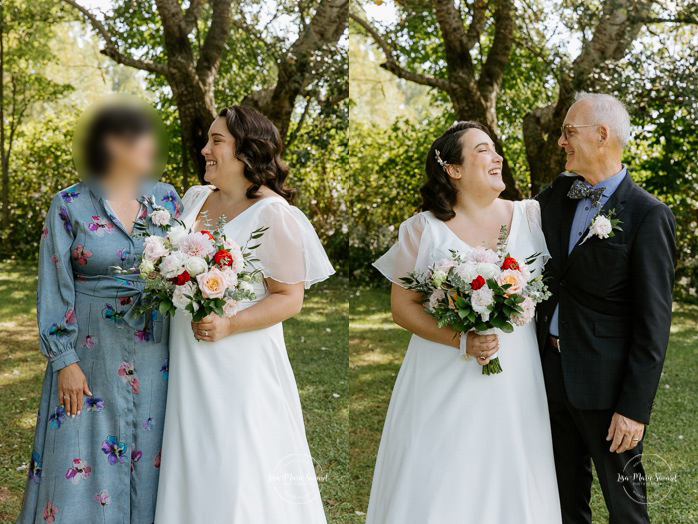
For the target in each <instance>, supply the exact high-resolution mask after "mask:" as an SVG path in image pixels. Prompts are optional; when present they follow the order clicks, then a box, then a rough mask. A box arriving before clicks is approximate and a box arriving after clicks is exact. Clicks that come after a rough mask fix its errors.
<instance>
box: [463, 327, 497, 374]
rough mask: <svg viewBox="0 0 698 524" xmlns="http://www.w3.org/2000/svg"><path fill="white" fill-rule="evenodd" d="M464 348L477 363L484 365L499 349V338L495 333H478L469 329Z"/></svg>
mask: <svg viewBox="0 0 698 524" xmlns="http://www.w3.org/2000/svg"><path fill="white" fill-rule="evenodd" d="M465 348H466V349H465V351H466V353H468V355H470V356H471V357H475V359H476V360H477V363H478V364H480V365H481V366H484V365H486V364H488V363H489V361H490V359H491V358H492V356H493V355H494V354H495V353H496V352H497V351H499V339H498V338H497V335H478V334H477V333H475V332H474V331H469V332H468V334H467V335H466V339H465Z"/></svg>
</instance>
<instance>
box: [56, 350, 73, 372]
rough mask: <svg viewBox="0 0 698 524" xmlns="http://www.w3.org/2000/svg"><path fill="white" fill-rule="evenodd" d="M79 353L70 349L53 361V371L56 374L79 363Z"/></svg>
mask: <svg viewBox="0 0 698 524" xmlns="http://www.w3.org/2000/svg"><path fill="white" fill-rule="evenodd" d="M79 361H80V359H79V358H78V353H77V351H75V350H74V349H69V350H67V351H65V352H63V353H61V354H60V355H56V356H55V357H53V358H52V359H51V369H52V370H53V372H54V373H55V372H56V371H59V370H61V369H63V368H64V367H66V366H69V365H71V364H75V363H76V362H79Z"/></svg>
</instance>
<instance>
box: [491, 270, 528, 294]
mask: <svg viewBox="0 0 698 524" xmlns="http://www.w3.org/2000/svg"><path fill="white" fill-rule="evenodd" d="M496 281H497V284H499V285H500V286H504V285H506V284H509V288H507V291H506V293H507V295H518V294H520V293H522V292H523V289H524V287H525V286H526V278H525V277H524V276H523V274H522V273H521V271H517V270H515V269H505V270H504V271H502V272H501V273H500V274H499V275H498V276H497V278H496Z"/></svg>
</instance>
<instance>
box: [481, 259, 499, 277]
mask: <svg viewBox="0 0 698 524" xmlns="http://www.w3.org/2000/svg"><path fill="white" fill-rule="evenodd" d="M476 268H477V274H478V275H482V278H484V279H485V280H487V279H490V278H497V277H498V276H499V274H500V273H501V272H502V270H501V269H500V268H499V266H498V265H497V264H492V263H490V262H480V263H479V264H478V265H477V266H476Z"/></svg>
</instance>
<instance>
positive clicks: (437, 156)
mask: <svg viewBox="0 0 698 524" xmlns="http://www.w3.org/2000/svg"><path fill="white" fill-rule="evenodd" d="M434 153H435V154H436V161H437V162H438V163H439V165H440V166H441V167H443V168H445V167H446V165H447V164H448V162H444V161H443V160H442V159H441V153H439V150H438V149H434Z"/></svg>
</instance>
